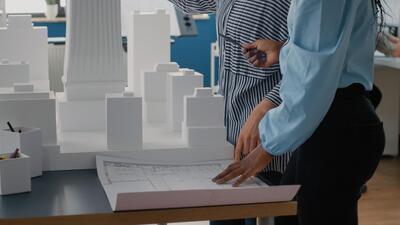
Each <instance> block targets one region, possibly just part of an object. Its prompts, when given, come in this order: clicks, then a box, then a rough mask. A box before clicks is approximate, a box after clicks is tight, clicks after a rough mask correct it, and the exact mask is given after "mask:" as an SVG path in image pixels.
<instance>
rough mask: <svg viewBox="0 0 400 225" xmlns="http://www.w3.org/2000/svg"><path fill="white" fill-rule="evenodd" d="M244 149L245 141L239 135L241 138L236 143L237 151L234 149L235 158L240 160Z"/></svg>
mask: <svg viewBox="0 0 400 225" xmlns="http://www.w3.org/2000/svg"><path fill="white" fill-rule="evenodd" d="M242 149H243V141H242V138H240V137H239V140H238V142H237V144H236V147H235V151H234V160H235V161H240V157H241V156H242Z"/></svg>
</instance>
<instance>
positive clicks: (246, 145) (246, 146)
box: [242, 138, 250, 155]
mask: <svg viewBox="0 0 400 225" xmlns="http://www.w3.org/2000/svg"><path fill="white" fill-rule="evenodd" d="M249 148H250V140H249V138H246V139H245V140H244V144H243V150H242V153H243V155H247V154H249V152H250V149H249Z"/></svg>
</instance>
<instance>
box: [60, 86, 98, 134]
mask: <svg viewBox="0 0 400 225" xmlns="http://www.w3.org/2000/svg"><path fill="white" fill-rule="evenodd" d="M57 115H58V122H59V123H58V124H59V128H60V130H61V131H98V130H102V131H105V129H106V120H105V116H106V115H105V100H104V99H103V100H86V101H85V100H82V101H67V100H66V98H65V95H64V93H57Z"/></svg>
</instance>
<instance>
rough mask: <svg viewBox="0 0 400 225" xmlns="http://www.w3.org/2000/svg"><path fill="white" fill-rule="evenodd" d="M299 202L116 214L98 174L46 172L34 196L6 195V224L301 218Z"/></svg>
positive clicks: (0, 220)
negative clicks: (298, 208) (274, 217)
mask: <svg viewBox="0 0 400 225" xmlns="http://www.w3.org/2000/svg"><path fill="white" fill-rule="evenodd" d="M296 209H297V204H296V202H281V203H264V204H249V205H234V206H217V207H198V208H182V209H166V210H144V211H132V212H118V213H113V212H112V210H111V207H110V205H109V203H108V200H107V197H106V195H105V193H104V191H103V188H102V186H101V184H100V182H99V180H98V178H97V172H96V171H95V170H80V171H62V172H45V173H44V175H43V176H42V177H39V178H34V179H33V180H32V192H31V193H24V194H18V195H11V196H0V225H55V224H56V225H110V224H112V225H132V224H149V223H158V224H163V223H171V222H187V221H200V220H223V219H239V218H254V217H272V216H284V215H295V214H296Z"/></svg>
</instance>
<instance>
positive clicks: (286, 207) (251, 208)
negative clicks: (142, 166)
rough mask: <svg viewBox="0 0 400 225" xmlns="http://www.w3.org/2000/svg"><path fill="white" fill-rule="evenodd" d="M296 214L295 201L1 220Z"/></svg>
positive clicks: (10, 224) (91, 221) (130, 220)
mask: <svg viewBox="0 0 400 225" xmlns="http://www.w3.org/2000/svg"><path fill="white" fill-rule="evenodd" d="M296 214H297V203H296V202H280V203H264V204H249V205H233V206H217V207H199V208H183V209H165V210H145V211H132V212H118V213H107V214H91V215H76V216H54V217H45V218H25V219H0V225H54V224H57V225H110V224H112V225H133V224H163V223H173V222H189V221H202V220H226V219H241V218H256V217H273V216H289V215H296Z"/></svg>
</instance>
